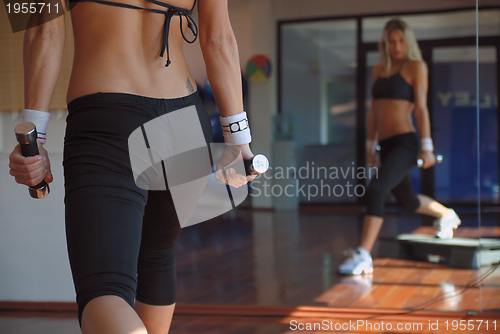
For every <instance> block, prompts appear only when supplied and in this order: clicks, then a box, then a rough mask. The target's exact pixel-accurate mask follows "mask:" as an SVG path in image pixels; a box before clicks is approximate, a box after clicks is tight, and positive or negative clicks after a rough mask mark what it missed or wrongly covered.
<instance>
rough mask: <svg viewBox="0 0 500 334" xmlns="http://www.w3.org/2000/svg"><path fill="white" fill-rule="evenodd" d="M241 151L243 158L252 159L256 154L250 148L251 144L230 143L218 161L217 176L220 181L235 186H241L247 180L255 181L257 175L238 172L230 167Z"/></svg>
mask: <svg viewBox="0 0 500 334" xmlns="http://www.w3.org/2000/svg"><path fill="white" fill-rule="evenodd" d="M240 153H241V156H242V157H243V160H250V159H252V158H253V156H254V154H253V153H252V150H250V145H248V144H244V145H238V146H236V145H228V146H227V147H226V149H225V150H224V152H223V153H222V156H221V157H220V159H219V161H217V166H216V172H215V178H216V179H217V180H219V181H220V182H222V183H226V184H229V185H230V186H231V187H234V188H239V187H241V186H243V185H245V184H247V182H251V181H253V180H254V179H255V177H256V176H257V175H241V174H237V173H236V170H235V169H234V168H231V167H230V166H231V164H232V163H233V162H234V161H235V160H236V158H237V157H238V156H239V154H240ZM223 171H224V173H223Z"/></svg>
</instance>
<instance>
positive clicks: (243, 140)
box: [220, 111, 252, 145]
mask: <svg viewBox="0 0 500 334" xmlns="http://www.w3.org/2000/svg"><path fill="white" fill-rule="evenodd" d="M220 124H221V125H222V134H223V135H224V142H225V143H226V144H227V145H242V144H248V143H250V142H251V141H252V136H251V135H250V127H249V125H248V118H247V113H246V112H244V111H243V112H240V113H239V114H236V115H231V116H221V117H220Z"/></svg>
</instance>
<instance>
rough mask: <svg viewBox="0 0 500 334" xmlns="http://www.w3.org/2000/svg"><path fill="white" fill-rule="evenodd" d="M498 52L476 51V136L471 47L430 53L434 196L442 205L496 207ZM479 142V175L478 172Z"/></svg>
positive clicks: (486, 48)
mask: <svg viewBox="0 0 500 334" xmlns="http://www.w3.org/2000/svg"><path fill="white" fill-rule="evenodd" d="M496 53H497V50H496V47H495V46H482V47H480V48H479V78H480V79H479V87H480V94H479V107H480V117H479V130H480V131H479V136H478V131H477V110H476V109H477V108H476V106H477V102H476V101H477V100H476V48H475V46H473V45H471V46H453V47H434V48H433V49H432V79H431V80H432V84H431V90H432V92H431V96H432V99H431V101H430V102H431V103H432V120H431V124H432V129H433V139H434V145H435V152H436V154H441V155H443V158H444V159H443V162H442V163H441V164H440V165H437V166H436V167H435V168H434V173H435V174H434V181H435V198H436V199H437V200H438V201H442V202H445V203H475V202H477V194H478V187H480V190H481V197H482V198H481V202H482V203H498V200H499V194H498V118H497V117H498V116H497V112H498V96H497V84H498V83H497V63H496V60H497V55H496ZM478 139H479V143H480V145H479V157H480V159H481V160H480V162H481V164H480V166H481V167H480V168H481V169H480V175H481V177H480V178H478V172H477V157H478V144H477V143H478Z"/></svg>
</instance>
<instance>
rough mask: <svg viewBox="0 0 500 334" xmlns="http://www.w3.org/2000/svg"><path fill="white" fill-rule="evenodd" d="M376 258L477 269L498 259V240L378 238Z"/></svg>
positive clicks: (429, 237) (499, 258)
mask: <svg viewBox="0 0 500 334" xmlns="http://www.w3.org/2000/svg"><path fill="white" fill-rule="evenodd" d="M378 257H391V258H397V259H405V260H416V261H425V262H433V263H444V264H447V265H448V266H450V267H452V268H464V269H478V268H480V267H483V266H490V265H492V264H494V263H497V262H500V239H492V238H481V239H469V238H453V239H438V238H436V237H434V235H424V234H400V235H398V236H397V237H396V238H380V239H379V250H378Z"/></svg>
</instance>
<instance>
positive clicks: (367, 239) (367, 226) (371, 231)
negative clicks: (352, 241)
mask: <svg viewBox="0 0 500 334" xmlns="http://www.w3.org/2000/svg"><path fill="white" fill-rule="evenodd" d="M383 222H384V218H382V217H377V216H370V215H366V216H365V220H364V222H363V231H362V232H361V242H360V243H359V247H361V248H363V249H365V250H367V251H368V252H370V253H371V251H372V249H373V245H374V244H375V241H377V237H378V233H379V232H380V228H382V223H383Z"/></svg>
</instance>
